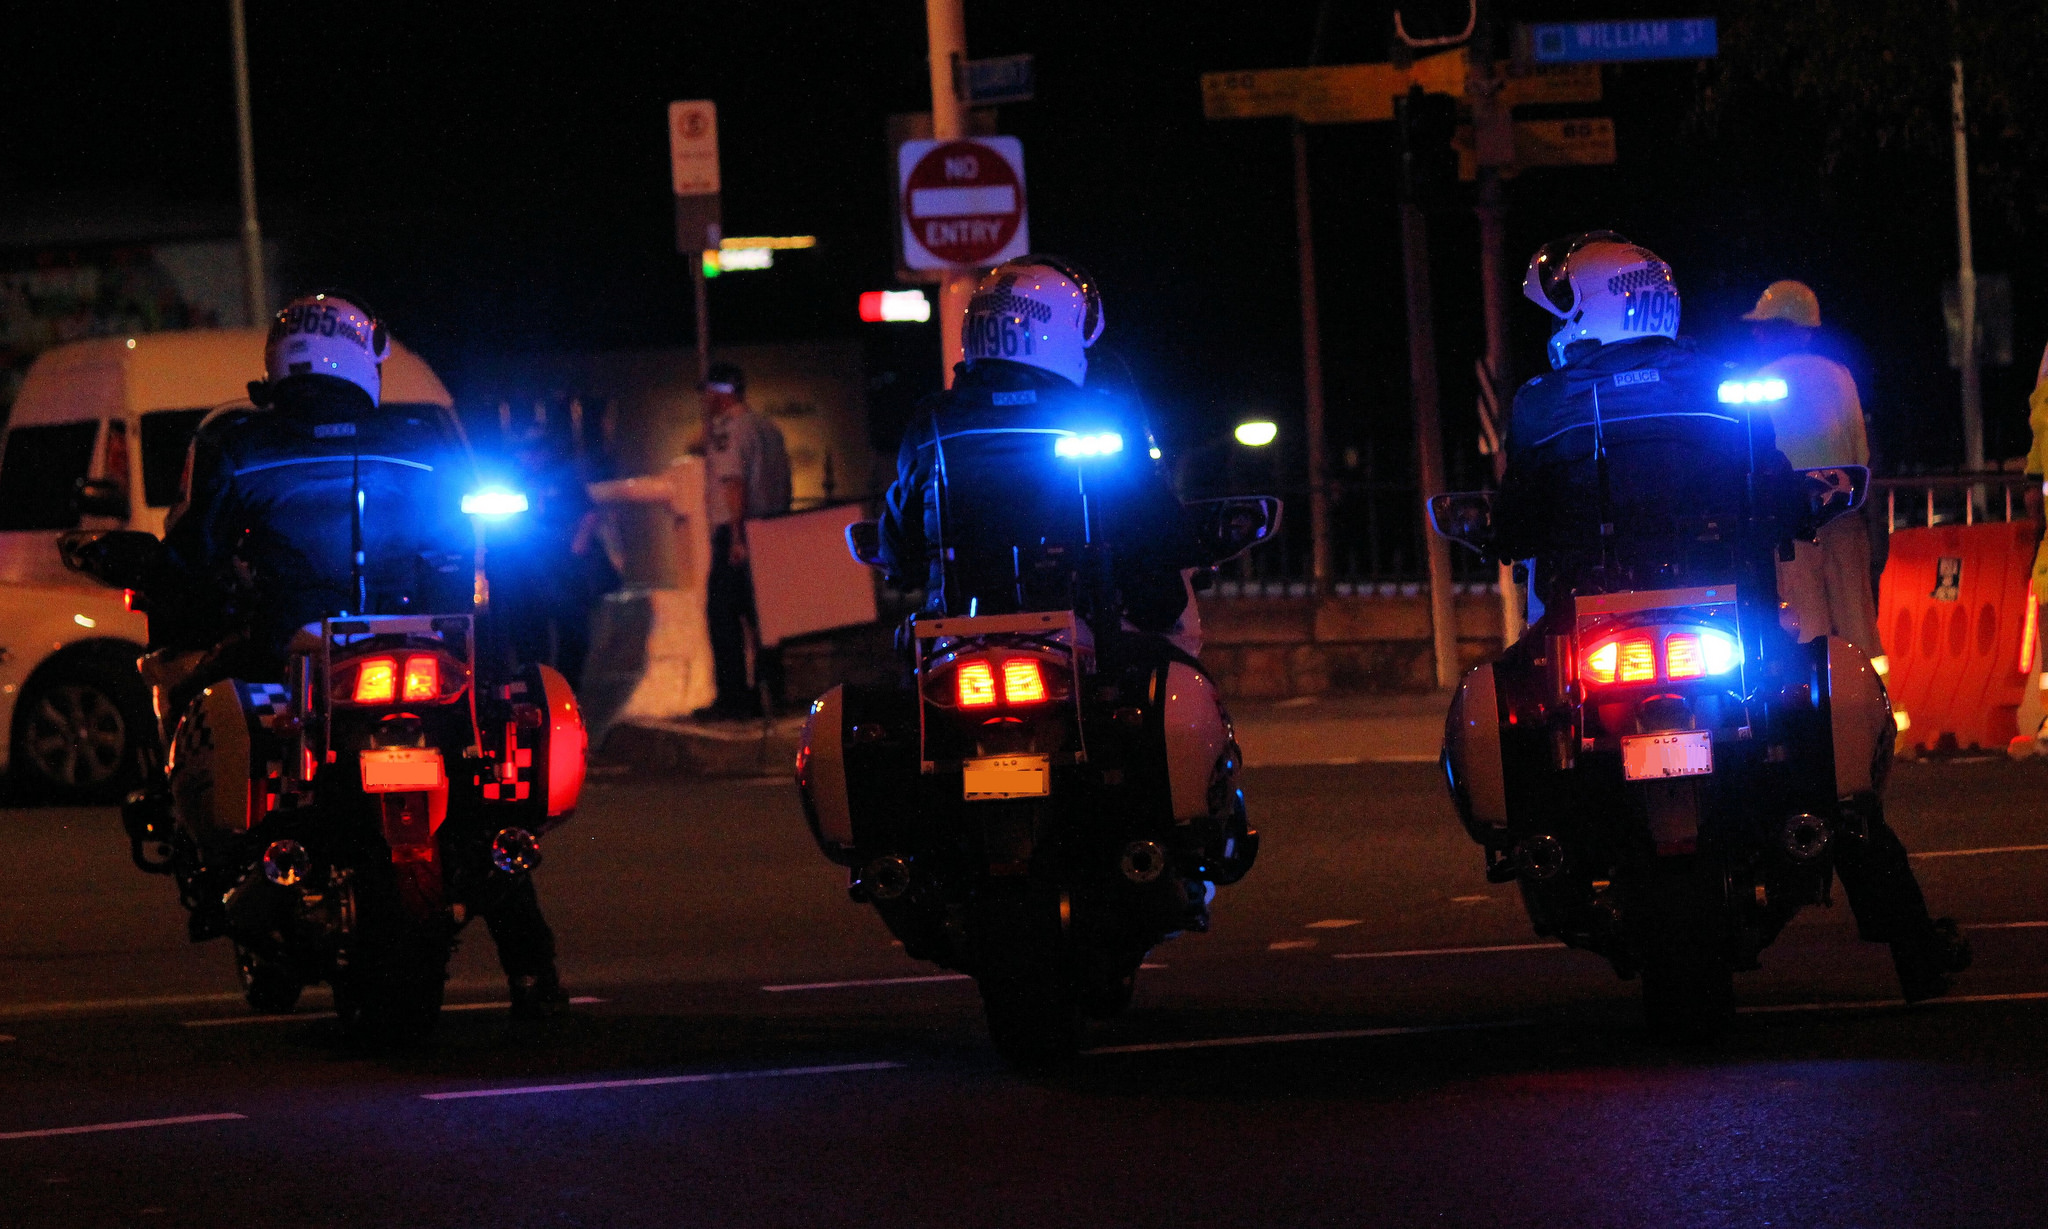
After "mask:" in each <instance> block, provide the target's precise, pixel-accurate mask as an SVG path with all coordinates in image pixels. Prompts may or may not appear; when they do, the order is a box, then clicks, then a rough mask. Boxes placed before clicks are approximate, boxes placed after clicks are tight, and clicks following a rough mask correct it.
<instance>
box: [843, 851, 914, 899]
mask: <svg viewBox="0 0 2048 1229" xmlns="http://www.w3.org/2000/svg"><path fill="white" fill-rule="evenodd" d="M909 890H910V859H908V858H898V857H895V856H893V855H891V856H889V857H882V858H876V859H875V860H874V861H872V862H870V863H868V864H867V865H866V866H864V867H862V868H861V872H860V878H858V879H855V880H854V881H853V882H852V883H851V884H850V885H848V886H847V889H846V894H847V895H848V896H851V897H853V899H854V900H856V901H861V902H866V901H871V900H895V899H896V898H897V897H900V896H902V895H903V894H904V893H905V892H908V891H909Z"/></svg>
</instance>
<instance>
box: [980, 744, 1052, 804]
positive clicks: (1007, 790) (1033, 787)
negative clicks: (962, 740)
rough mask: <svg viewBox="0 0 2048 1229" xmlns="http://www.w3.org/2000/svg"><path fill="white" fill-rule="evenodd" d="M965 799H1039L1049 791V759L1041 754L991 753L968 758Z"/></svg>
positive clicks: (1050, 784)
mask: <svg viewBox="0 0 2048 1229" xmlns="http://www.w3.org/2000/svg"><path fill="white" fill-rule="evenodd" d="M962 767H963V768H964V769H965V770H966V771H965V772H964V773H963V774H962V775H963V776H964V778H965V792H966V797H967V800H968V801H970V802H972V801H974V800H975V799H979V798H1043V797H1045V796H1046V795H1047V794H1050V793H1051V792H1052V758H1051V757H1050V756H1044V755H992V756H989V757H987V758H985V759H979V760H968V761H967V762H966V763H965V764H964V765H963V766H962Z"/></svg>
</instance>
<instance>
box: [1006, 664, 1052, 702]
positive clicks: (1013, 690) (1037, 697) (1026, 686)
mask: <svg viewBox="0 0 2048 1229" xmlns="http://www.w3.org/2000/svg"><path fill="white" fill-rule="evenodd" d="M1003 699H1004V700H1006V701H1008V702H1009V703H1011V704H1039V703H1042V702H1043V701H1044V700H1045V676H1044V675H1043V674H1040V673H1039V670H1038V661H1037V659H1035V658H1030V657H1012V658H1011V659H1010V660H1008V661H1006V662H1004V663H1003Z"/></svg>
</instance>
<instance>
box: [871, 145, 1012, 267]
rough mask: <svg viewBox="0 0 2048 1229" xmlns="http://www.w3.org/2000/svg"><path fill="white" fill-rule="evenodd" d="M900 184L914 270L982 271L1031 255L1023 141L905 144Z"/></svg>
mask: <svg viewBox="0 0 2048 1229" xmlns="http://www.w3.org/2000/svg"><path fill="white" fill-rule="evenodd" d="M896 180H897V187H898V190H899V193H900V195H901V197H902V204H901V206H900V209H901V214H902V217H903V257H904V261H905V263H907V264H908V265H909V266H910V267H911V268H913V269H958V268H974V267H977V266H983V265H993V264H1000V263H1002V262H1003V261H1005V260H1008V259H1009V258H1010V257H1012V256H1021V255H1023V254H1024V253H1025V252H1027V251H1029V250H1030V246H1031V228H1030V225H1029V222H1028V220H1027V218H1026V216H1025V210H1024V144H1023V142H1021V141H1019V140H1018V139H1017V138H1015V137H973V138H968V139H964V140H959V141H905V142H904V143H903V144H902V146H901V147H899V148H898V150H897V151H896Z"/></svg>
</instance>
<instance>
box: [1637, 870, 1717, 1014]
mask: <svg viewBox="0 0 2048 1229" xmlns="http://www.w3.org/2000/svg"><path fill="white" fill-rule="evenodd" d="M1635 912H1636V931H1637V935H1638V937H1639V942H1640V944H1641V948H1642V962H1643V963H1642V979H1643V1021H1644V1023H1645V1024H1646V1025H1647V1026H1648V1028H1649V1031H1650V1034H1651V1035H1652V1036H1653V1037H1656V1038H1659V1039H1661V1040H1666V1041H1676V1042H1700V1041H1709V1040H1712V1039H1713V1038H1714V1037H1717V1036H1719V1035H1720V1034H1721V1033H1722V1032H1723V1031H1724V1030H1725V1029H1726V1028H1727V1027H1728V1025H1729V1023H1730V1022H1731V1021H1732V1020H1733V1019H1734V1014H1735V966H1734V963H1733V962H1732V961H1731V960H1730V959H1729V934H1728V912H1727V906H1726V903H1725V900H1724V896H1723V893H1722V891H1721V890H1720V884H1719V882H1718V877H1717V876H1715V875H1713V874H1712V873H1711V868H1710V867H1708V866H1707V865H1706V864H1704V863H1702V862H1701V861H1700V860H1699V859H1698V858H1697V855H1685V856H1675V857H1661V858H1658V859H1656V861H1655V862H1654V863H1653V864H1652V865H1651V866H1650V867H1649V868H1648V869H1647V871H1646V873H1645V874H1644V876H1643V882H1642V883H1641V885H1640V887H1639V889H1638V892H1637V900H1636V901H1635Z"/></svg>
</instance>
